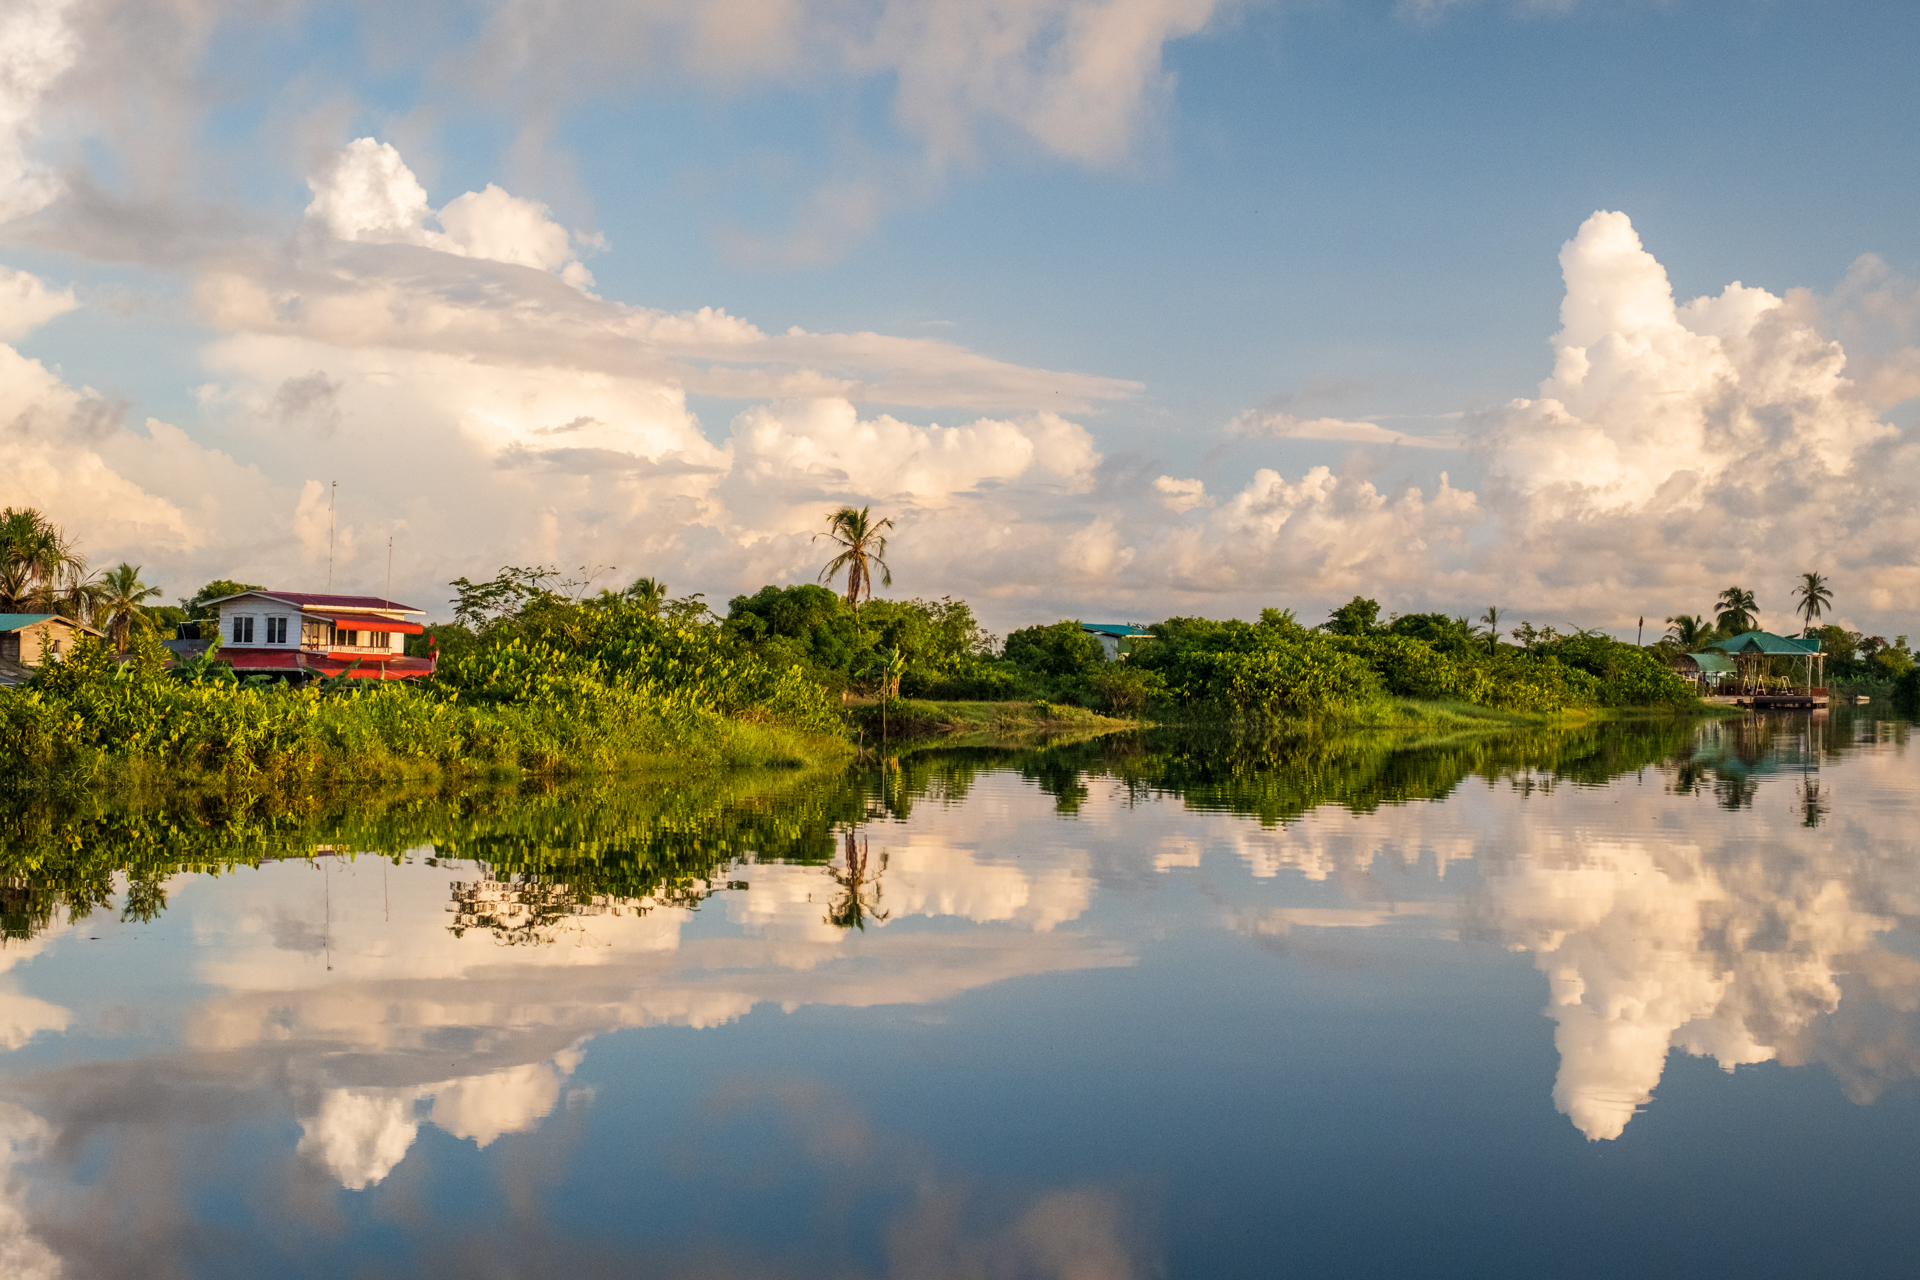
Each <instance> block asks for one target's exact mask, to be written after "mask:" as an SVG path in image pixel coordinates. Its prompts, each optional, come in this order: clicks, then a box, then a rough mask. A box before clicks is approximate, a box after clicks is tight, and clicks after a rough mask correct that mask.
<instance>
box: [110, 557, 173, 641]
mask: <svg viewBox="0 0 1920 1280" xmlns="http://www.w3.org/2000/svg"><path fill="white" fill-rule="evenodd" d="M99 587H100V595H99V600H98V606H97V607H98V610H99V613H98V616H99V618H100V621H101V622H102V623H104V624H105V625H106V627H107V629H108V631H110V632H111V633H112V635H113V647H114V651H115V652H116V653H125V652H126V651H127V643H128V642H129V641H130V640H131V639H132V638H133V623H134V620H135V619H136V618H138V617H139V616H140V615H141V614H143V613H145V612H146V607H145V606H146V603H147V601H149V600H151V599H153V598H154V597H155V596H157V595H159V594H160V588H159V587H150V586H148V585H147V584H146V583H144V582H142V581H140V566H139V565H137V564H128V563H127V562H126V561H124V560H122V561H121V562H120V563H119V564H117V565H115V566H114V567H113V568H111V569H109V570H107V572H106V573H105V574H104V575H102V576H101V579H100V583H99Z"/></svg>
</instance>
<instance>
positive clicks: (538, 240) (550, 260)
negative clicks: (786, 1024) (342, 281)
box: [307, 138, 593, 288]
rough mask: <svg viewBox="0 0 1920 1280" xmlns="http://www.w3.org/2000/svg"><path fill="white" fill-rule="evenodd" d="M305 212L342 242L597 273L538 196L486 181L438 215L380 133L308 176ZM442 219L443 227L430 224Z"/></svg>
mask: <svg viewBox="0 0 1920 1280" xmlns="http://www.w3.org/2000/svg"><path fill="white" fill-rule="evenodd" d="M307 186H308V187H309V189H311V190H312V192H313V201H312V203H310V204H309V205H308V206H307V216H308V217H309V218H311V219H313V220H314V221H316V222H318V223H320V224H321V225H323V226H325V227H326V228H327V230H328V231H329V232H331V233H332V234H333V235H335V236H336V237H338V238H339V239H342V240H359V241H367V242H370V243H373V244H417V245H424V246H426V247H427V248H430V249H438V250H440V251H442V252H444V253H452V254H458V255H459V256H461V257H466V258H486V259H488V260H490V261H493V262H508V263H514V264H516V265H519V266H523V267H535V268H537V269H539V270H542V271H560V272H561V273H562V277H563V278H564V279H566V280H567V281H568V283H570V284H577V285H580V286H581V287H583V288H584V287H585V286H587V285H590V284H592V283H593V277H592V276H591V275H589V274H588V273H587V270H586V268H585V267H584V266H582V265H581V264H580V263H579V262H578V261H577V260H576V258H575V255H574V249H573V242H572V239H571V238H570V237H569V236H568V234H567V230H566V228H565V227H562V226H561V225H560V224H559V223H557V222H555V221H553V219H552V217H551V216H550V215H551V213H552V210H550V209H548V208H547V206H546V205H544V204H541V203H540V202H539V201H537V200H523V199H521V198H519V197H518V196H513V195H509V194H508V193H507V192H505V191H503V190H502V189H501V188H499V187H497V186H495V185H494V184H492V183H488V184H487V186H486V189H485V190H484V191H469V192H467V193H466V194H465V195H461V196H456V197H455V198H454V199H452V200H450V201H448V202H447V204H446V205H445V207H443V208H442V209H440V210H439V211H438V212H437V213H436V212H435V211H434V209H433V208H432V206H431V205H429V204H428V203H427V191H426V188H425V187H423V186H421V185H420V180H419V179H418V178H416V177H414V174H413V170H412V169H410V168H408V167H407V163H406V161H405V160H403V159H401V157H400V153H399V152H398V151H397V150H395V149H394V148H393V147H392V146H391V145H390V144H388V143H384V142H380V141H378V140H377V139H374V138H356V139H354V140H353V141H352V142H350V143H348V144H347V145H346V146H345V147H344V148H342V149H341V151H340V152H339V153H338V154H337V155H336V156H335V157H334V158H333V162H332V164H331V165H330V166H328V167H327V168H326V169H325V170H324V171H323V172H321V173H319V174H317V175H315V176H314V177H312V178H309V179H308V180H307ZM435 221H438V222H439V224H440V229H438V230H436V229H435V228H434V227H433V226H432V225H431V224H432V223H433V222H435Z"/></svg>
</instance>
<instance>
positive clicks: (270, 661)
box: [207, 591, 435, 680]
mask: <svg viewBox="0 0 1920 1280" xmlns="http://www.w3.org/2000/svg"><path fill="white" fill-rule="evenodd" d="M207 603H208V604H210V605H215V606H218V608H219V613H220V621H219V628H220V658H221V660H222V661H224V662H229V663H231V664H232V665H233V669H234V670H235V671H236V672H238V673H239V674H241V675H253V674H256V673H261V674H267V675H282V676H286V677H287V678H289V679H296V680H304V679H313V678H319V677H325V676H340V675H350V676H352V677H354V678H355V679H367V680H404V679H407V678H408V677H411V676H426V675H432V674H433V670H434V666H435V659H434V658H432V657H425V658H413V657H408V656H407V652H406V647H407V646H406V642H407V637H408V636H410V635H419V634H421V633H422V632H423V631H424V630H425V628H424V627H423V626H422V625H421V624H420V623H419V622H418V621H416V619H418V618H422V617H425V616H426V611H425V610H422V609H416V608H414V607H413V606H412V605H406V604H396V603H394V602H393V601H391V600H383V599H380V598H378V597H376V596H335V595H314V594H310V593H308V592H302V591H242V592H239V593H238V594H236V595H230V596H221V597H219V598H218V599H215V600H209V601H208V602H207Z"/></svg>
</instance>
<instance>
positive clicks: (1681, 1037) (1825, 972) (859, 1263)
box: [0, 713, 1920, 1280]
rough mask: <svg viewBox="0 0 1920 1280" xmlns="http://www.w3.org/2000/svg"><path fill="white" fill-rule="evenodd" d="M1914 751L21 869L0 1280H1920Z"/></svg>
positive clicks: (1638, 731) (1447, 763) (192, 838)
mask: <svg viewBox="0 0 1920 1280" xmlns="http://www.w3.org/2000/svg"><path fill="white" fill-rule="evenodd" d="M1908 732H1909V727H1908V726H1907V725H1905V724H1901V723H1895V722H1891V721H1886V720H1882V719H1878V718H1874V717H1868V716H1865V715H1858V716H1848V715H1844V714H1840V713H1836V714H1835V716H1834V717H1833V718H1831V719H1827V718H1824V717H1822V718H1820V719H1818V720H1809V719H1808V718H1806V717H1804V716H1803V717H1799V718H1792V717H1781V718H1776V719H1771V720H1758V721H1746V722H1725V723H1716V724H1709V725H1704V726H1700V725H1682V726H1678V727H1674V726H1666V727H1660V728H1632V727H1611V728H1608V729H1605V730H1604V731H1598V732H1588V733H1584V734H1559V735H1554V734H1540V735H1533V736H1523V737H1520V738H1515V739H1512V740H1494V741H1487V742H1481V743H1478V744H1466V745H1463V744H1457V743H1456V744H1451V745H1445V746H1441V747H1436V748H1434V749H1432V750H1425V751H1406V750H1399V751H1395V750H1389V749H1387V748H1386V747H1385V746H1384V745H1383V744H1381V743H1378V742H1365V741H1362V742H1351V741H1336V742H1317V743H1280V744H1261V745H1245V744H1241V745H1233V746H1222V745H1220V744H1218V743H1212V744H1205V743H1203V744H1194V743H1111V744H1104V745H1095V746H1081V747H1074V748H1063V749H1060V750H1054V751H1045V752H1028V753H1023V754H1019V755H1012V756H994V755H990V754H984V753H970V754H967V753H963V754H950V755H945V756H940V755H935V756H927V757H917V758H911V759H909V760H907V761H906V762H904V764H903V765H902V766H901V767H899V768H897V769H892V770H888V771H886V772H885V773H872V774H867V775H854V776H850V777H849V778H845V779H835V780H828V781H825V782H816V783H810V784H807V785H800V786H792V787H788V788H787V789H785V790H782V791H779V792H777V793H776V794H773V795H771V796H768V795H760V796H758V797H757V798H756V797H742V796H739V795H733V796H727V795H720V796H719V797H718V798H717V799H716V798H714V797H713V796H706V797H705V798H702V796H687V795H681V796H677V797H676V796H671V795H669V796H664V797H663V796H651V797H648V796H640V797H635V796H617V797H609V796H606V795H599V796H586V797H578V796H576V797H567V796H564V795H563V796H560V797H542V798H532V799H528V800H526V801H524V802H523V803H519V807H515V804H505V805H504V806H496V807H494V808H485V807H473V806H469V808H468V809H467V810H465V811H460V810H457V809H456V810H449V809H446V808H444V807H443V808H438V809H436V808H433V807H431V806H428V807H426V808H424V809H422V810H420V811H418V812H414V813H411V814H409V813H407V812H390V811H383V812H381V813H378V814H373V815H371V816H369V814H368V813H359V814H358V815H357V816H356V815H355V814H352V813H349V814H345V815H341V814H333V815H331V816H328V815H325V814H322V815H320V817H319V818H318V819H316V821H318V822H319V823H320V824H321V826H325V825H326V823H328V822H331V823H332V824H333V829H335V830H337V831H339V832H343V833H345V834H342V835H340V836H338V841H339V843H337V844H336V845H335V847H333V848H323V849H322V850H321V851H320V856H317V857H313V858H311V859H308V858H296V859H290V860H269V861H266V862H263V863H262V864H261V865H259V866H257V867H256V866H237V867H227V868H225V869H219V868H217V867H213V866H208V868H207V869H205V870H201V871H198V872H180V871H175V870H173V868H174V867H177V866H178V865H180V864H181V863H188V864H202V865H206V864H208V863H209V862H212V863H217V862H218V861H219V860H220V857H221V850H220V848H219V847H218V846H219V845H220V842H221V841H223V840H231V841H232V842H233V843H234V844H235V846H236V847H237V846H238V845H240V844H244V843H246V842H247V841H252V842H254V845H256V846H260V848H265V851H266V852H268V853H275V852H282V851H284V850H282V849H276V848H273V847H271V846H272V841H273V838H274V837H273V836H272V833H271V831H269V832H268V833H267V835H266V836H262V835H261V834H260V832H259V830H258V829H242V827H234V828H232V832H233V833H232V834H231V835H226V834H222V831H223V830H225V829H224V828H222V827H221V826H220V825H219V824H215V825H214V826H212V827H202V826H197V825H195V824H193V823H181V824H179V825H176V826H175V827H174V828H172V829H168V828H166V827H165V826H164V824H161V825H154V824H148V825H145V826H143V825H141V824H140V823H137V822H129V821H121V820H118V819H114V818H112V816H111V815H105V816H103V815H100V814H91V815H81V816H69V817H66V818H61V819H59V820H58V821H54V820H50V819H48V818H47V817H46V815H30V816H28V817H26V818H18V817H16V819H15V820H13V821H12V823H11V825H9V826H8V827H6V828H5V832H6V834H5V835H4V836H3V837H0V839H4V840H7V841H10V842H11V844H10V848H9V850H8V852H9V854H10V856H12V857H13V859H14V861H15V864H16V865H19V864H20V863H21V862H22V860H23V859H28V858H33V859H38V860H39V862H40V864H41V867H42V869H41V870H40V871H37V872H32V873H23V874H20V875H19V876H18V878H16V879H15V880H14V881H13V882H12V884H11V887H10V888H9V889H8V890H7V892H8V894H9V897H8V898H7V902H8V908H7V910H8V912H9V914H8V916H7V926H8V932H9V933H10V934H12V935H13V936H12V937H11V938H10V939H9V941H8V942H7V945H6V946H5V948H4V950H0V1042H3V1046H4V1048H5V1050H6V1052H5V1053H4V1054H0V1133H3V1134H4V1138H5V1145H4V1147H0V1153H3V1154H4V1155H5V1157H6V1159H7V1160H8V1161H9V1169H8V1176H7V1179H6V1182H5V1194H4V1199H3V1200H0V1275H6V1276H10V1277H20V1276H35V1277H38V1276H56V1275H59V1276H69V1277H113V1276H123V1275H124V1276H134V1275H138V1276H143V1277H166V1276H194V1277H200V1276H221V1277H226V1276H233V1277H262V1276H353V1277H363V1276H364V1277H386V1276H393V1277H400V1276H407V1277H439V1276H449V1277H451V1276H459V1277H462V1278H472V1277H548V1276H559V1277H581V1278H586V1277H600V1276H674V1277H706V1278H711V1280H722V1278H732V1277H742V1278H745V1277H755V1278H759V1277H784V1276H835V1277H839V1276H846V1277H916V1278H918V1277H925V1278H934V1277H955V1278H960V1277H965V1278H968V1280H998V1278H1001V1277H1009V1278H1011V1277H1061V1278H1063V1280H1123V1278H1128V1277H1148V1276H1159V1275H1168V1276H1196V1277H1213V1276H1241V1275H1246V1276H1291V1275H1298V1276H1475V1277H1486V1276H1527V1277H1534V1276H1609V1277H1612V1276H1643V1275H1644V1276H1666V1275H1683V1274H1684V1275H1691V1276H1722V1275H1725V1276H1741V1277H1753V1276H1774V1275H1779V1276H1805V1275H1815V1274H1824V1275H1850V1276H1873V1275H1889V1276H1891V1275H1901V1276H1905V1275H1911V1274H1913V1272H1914V1268H1915V1263H1914V1261H1913V1260H1914V1258H1915V1257H1916V1256H1920V1213H1916V1208H1920V1088H1916V1085H1915V1080H1914V1077H1915V1075H1916V1073H1917V1072H1920V769H1917V768H1916V759H1915V756H1914V754H1913V752H1912V750H1911V749H1910V747H1909V740H1908ZM355 824H358V825H355ZM315 829H318V828H314V827H312V826H311V824H310V825H309V827H308V828H306V829H304V830H305V832H306V834H305V835H302V834H301V833H300V832H298V831H295V832H292V833H291V834H289V835H288V836H287V840H288V842H289V845H290V846H293V847H304V846H300V841H301V840H302V839H306V840H307V841H308V843H309V844H311V843H313V842H314V841H313V839H312V838H311V837H312V831H313V830H315ZM263 840H264V841H265V845H264V846H262V845H261V841H263ZM209 842H211V845H209ZM319 842H320V843H323V844H324V843H326V841H325V840H321V841H319ZM63 848H64V849H65V852H61V850H62V849H63ZM260 848H255V849H254V852H255V853H257V852H259V851H260ZM382 853H384V854H385V855H386V856H381V854H382ZM63 859H64V861H63ZM169 859H171V861H170V860H169ZM89 886H91V887H89ZM89 901H91V903H92V906H91V909H90V910H86V911H85V914H81V913H80V910H79V909H76V906H75V904H82V909H84V904H86V903H88V902H89Z"/></svg>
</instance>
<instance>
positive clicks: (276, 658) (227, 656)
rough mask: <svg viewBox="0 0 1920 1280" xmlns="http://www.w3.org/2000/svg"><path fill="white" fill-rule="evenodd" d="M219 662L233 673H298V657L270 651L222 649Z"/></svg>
mask: <svg viewBox="0 0 1920 1280" xmlns="http://www.w3.org/2000/svg"><path fill="white" fill-rule="evenodd" d="M220 661H222V662H225V663H227V664H229V665H230V666H232V667H233V669H234V670H235V671H298V670H299V669H300V665H301V664H300V655H299V654H297V653H288V652H286V651H284V650H283V651H280V652H277V653H276V652H275V651H273V650H271V649H222V650H221V651H220Z"/></svg>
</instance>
